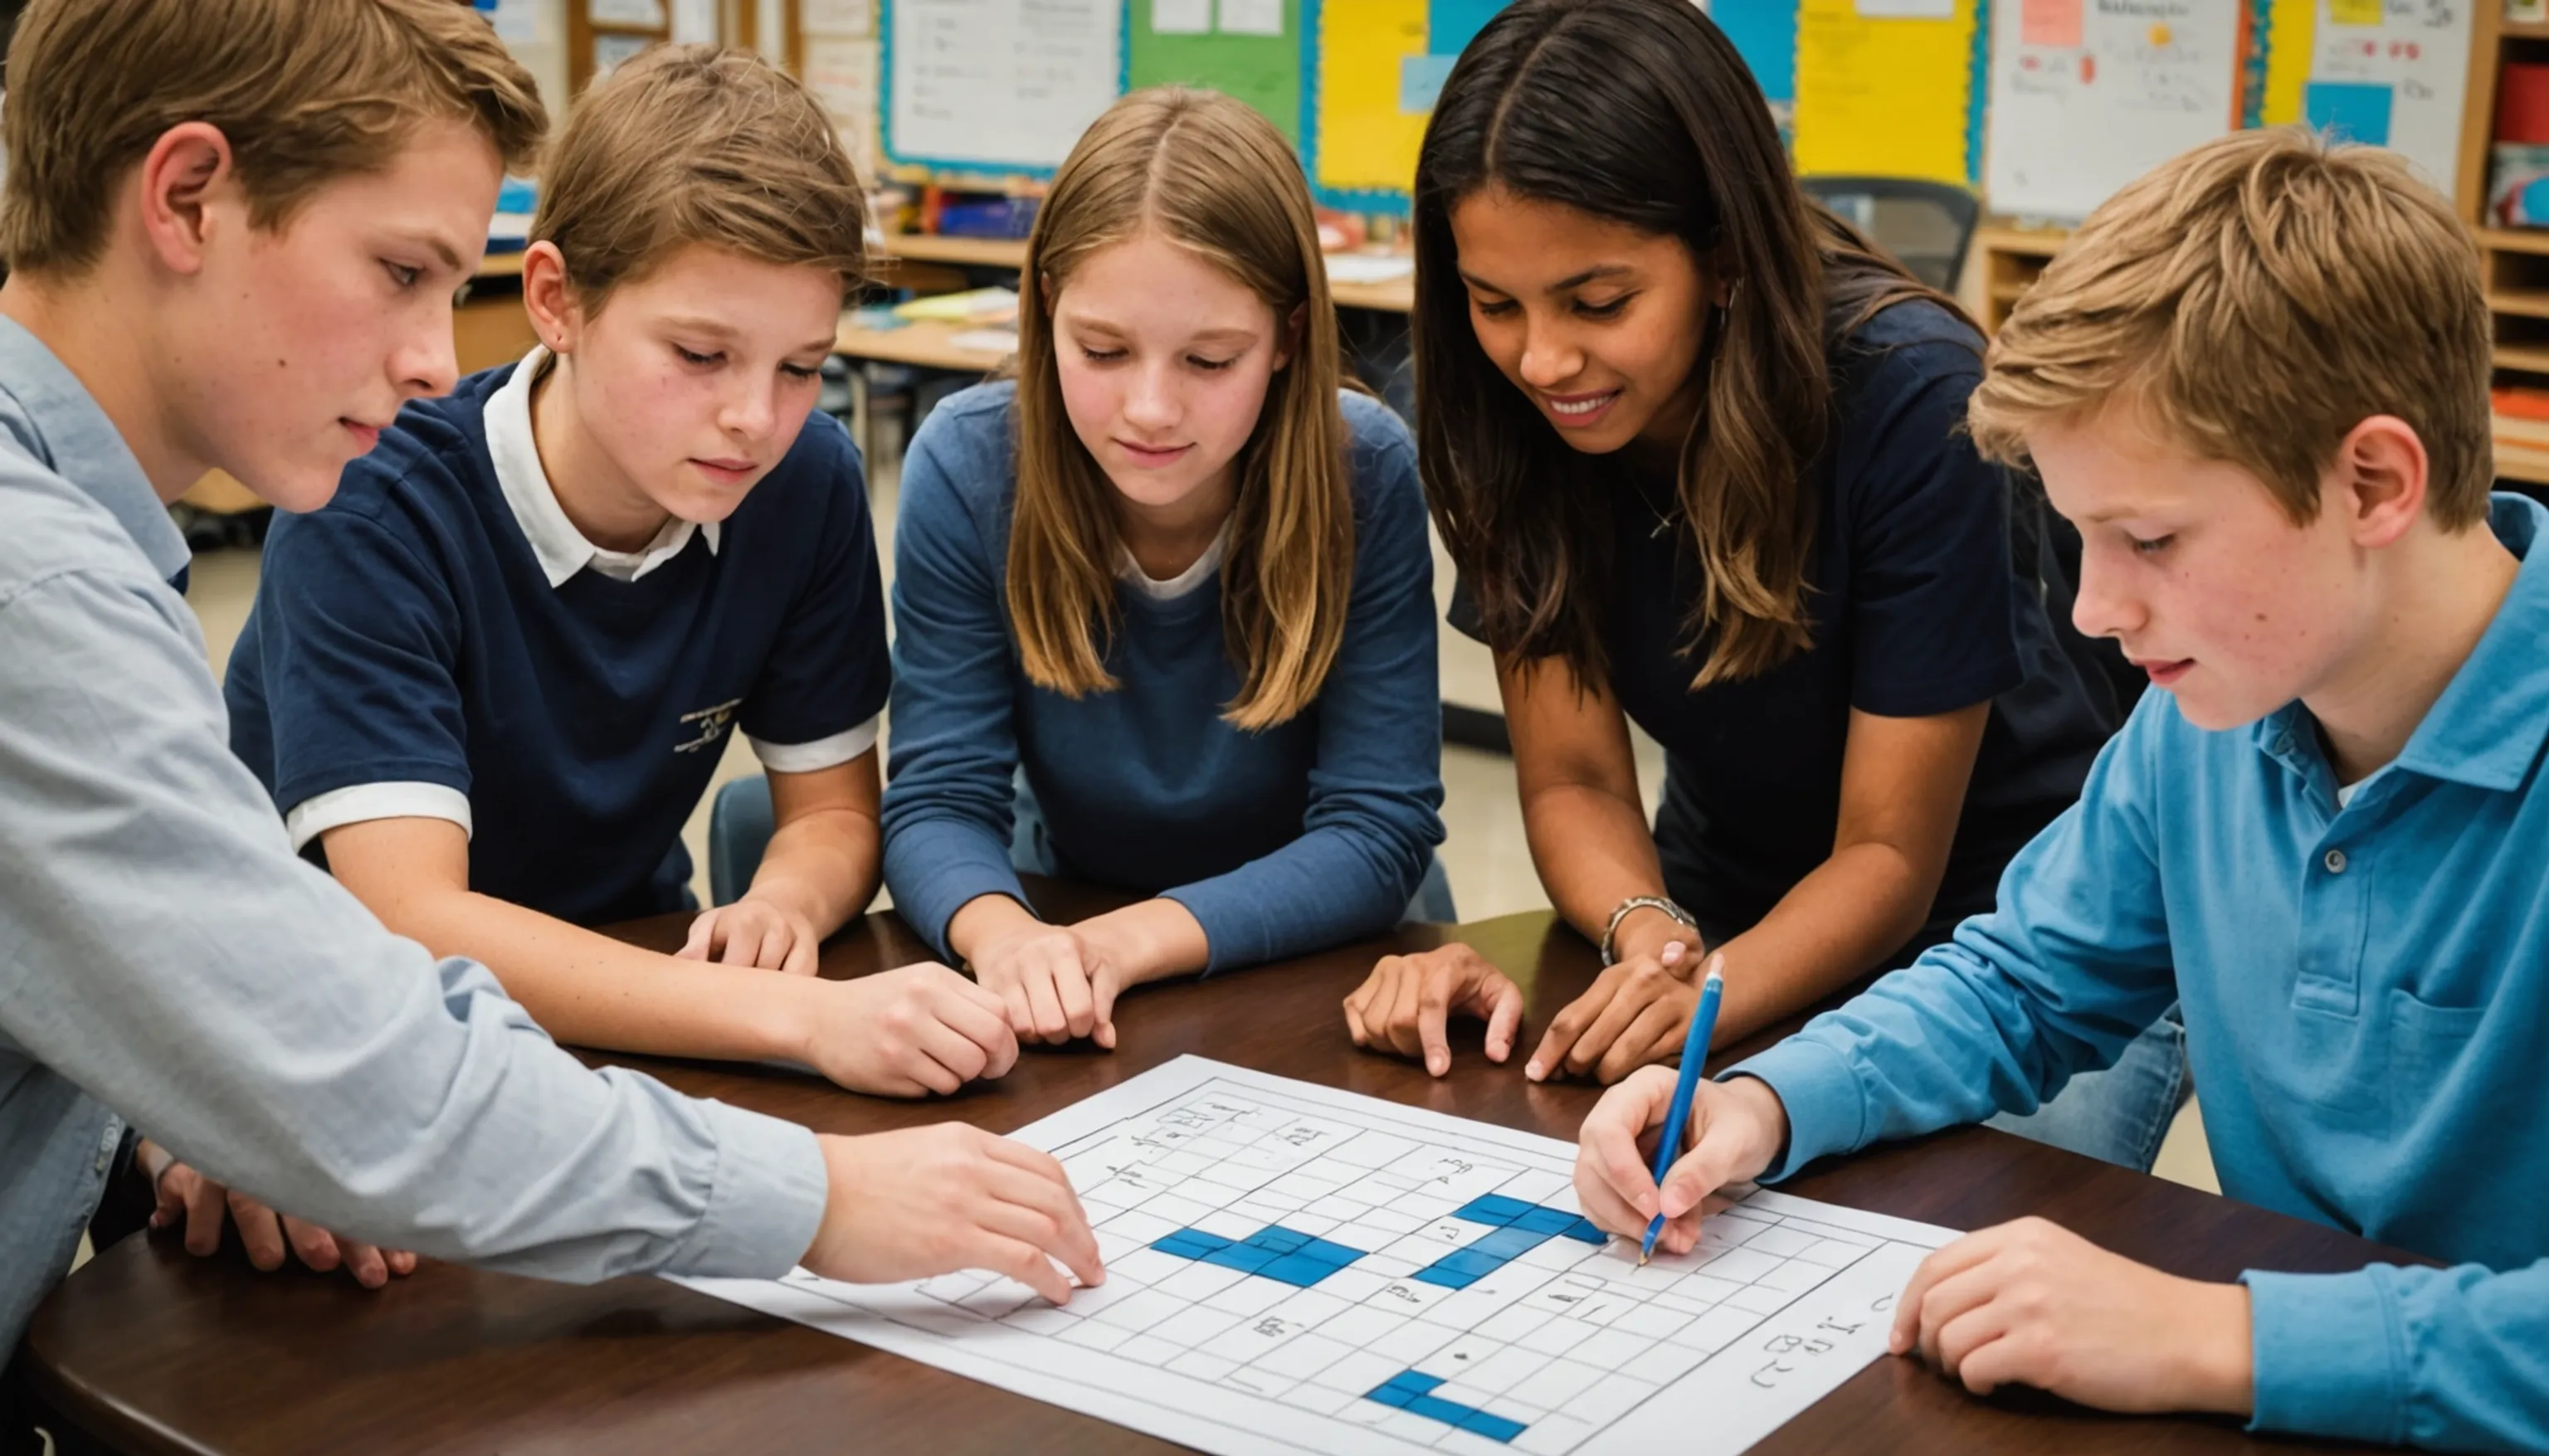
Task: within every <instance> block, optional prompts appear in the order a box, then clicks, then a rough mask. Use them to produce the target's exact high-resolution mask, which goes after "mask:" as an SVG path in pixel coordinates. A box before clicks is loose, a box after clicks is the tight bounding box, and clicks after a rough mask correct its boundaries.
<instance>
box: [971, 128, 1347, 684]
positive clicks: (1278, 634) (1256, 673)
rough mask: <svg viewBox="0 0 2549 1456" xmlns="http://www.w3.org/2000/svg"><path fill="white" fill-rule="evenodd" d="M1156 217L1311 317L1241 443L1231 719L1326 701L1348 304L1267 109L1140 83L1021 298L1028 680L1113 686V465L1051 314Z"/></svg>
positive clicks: (1016, 560) (1072, 160)
mask: <svg viewBox="0 0 2549 1456" xmlns="http://www.w3.org/2000/svg"><path fill="white" fill-rule="evenodd" d="M1145 229H1150V230H1154V231H1156V232H1157V233H1158V234H1159V235H1161V236H1163V237H1165V238H1167V239H1168V240H1170V241H1171V242H1174V243H1176V244H1177V245H1178V246H1180V247H1182V248H1185V249H1186V250H1188V251H1189V252H1192V253H1194V254H1195V255H1197V256H1198V257H1201V258H1203V259H1204V260H1205V261H1207V262H1209V263H1211V264H1212V265H1213V266H1215V267H1217V268H1219V269H1221V270H1222V271H1223V272H1225V273H1227V274H1229V275H1230V276H1231V277H1232V278H1233V279H1236V280H1237V281H1238V282H1239V283H1240V284H1242V285H1243V286H1245V287H1246V288H1247V289H1248V290H1249V291H1250V292H1252V293H1254V294H1256V295H1257V297H1258V298H1259V299H1261V300H1263V301H1264V302H1265V304H1266V305H1267V307H1268V308H1270V309H1272V310H1274V311H1275V322H1276V324H1277V326H1278V327H1281V326H1285V325H1287V323H1288V321H1289V320H1291V319H1292V318H1296V317H1297V318H1299V320H1300V331H1299V338H1298V341H1297V346H1296V347H1295V348H1294V349H1293V350H1292V353H1291V359H1290V362H1289V363H1288V364H1287V365H1286V366H1285V367H1284V368H1282V369H1280V370H1278V371H1276V373H1275V378H1274V380H1273V381H1272V382H1271V383H1270V384H1269V385H1268V386H1267V391H1266V404H1265V408H1264V409H1262V410H1261V411H1260V412H1259V415H1258V421H1257V430H1256V433H1255V434H1254V435H1252V436H1251V437H1250V439H1249V441H1248V443H1247V445H1246V446H1245V447H1243V448H1242V449H1241V451H1240V454H1239V461H1238V468H1239V490H1238V500H1237V503H1236V504H1235V505H1234V506H1233V508H1232V515H1231V523H1230V545H1229V548H1228V551H1227V554H1226V555H1225V556H1224V558H1223V561H1222V568H1221V584H1222V585H1221V624H1222V637H1223V641H1224V643H1225V647H1226V650H1227V651H1228V652H1229V654H1230V657H1231V661H1232V662H1233V663H1234V664H1236V665H1237V667H1238V669H1239V675H1240V687H1239V695H1238V696H1237V697H1236V698H1234V699H1233V700H1232V701H1230V702H1229V703H1227V704H1225V705H1224V707H1223V711H1222V718H1223V720H1224V721H1225V722H1228V723H1230V724H1232V725H1233V726H1235V727H1238V728H1242V729H1246V730H1249V731H1256V730H1260V729H1264V728H1270V727H1273V726H1274V725H1275V724H1277V723H1281V722H1283V721H1284V720H1286V719H1288V718H1291V717H1293V716H1294V715H1295V714H1298V713H1299V712H1300V711H1301V710H1302V709H1303V708H1306V707H1308V706H1309V705H1310V703H1311V702H1312V701H1313V700H1314V699H1316V698H1317V696H1318V693H1319V686H1320V684H1321V683H1324V682H1325V681H1326V679H1327V675H1328V669H1329V668H1330V667H1331V666H1332V665H1333V664H1334V663H1335V662H1336V657H1337V648H1338V644H1339V643H1340V642H1341V641H1343V639H1344V637H1345V624H1346V603H1347V599H1348V597H1349V596H1350V595H1351V593H1352V592H1353V588H1354V498H1353V488H1352V485H1351V483H1350V482H1349V480H1348V477H1347V451H1348V439H1347V434H1346V424H1345V417H1344V415H1343V413H1342V412H1341V411H1340V410H1339V409H1338V408H1337V389H1338V382H1339V369H1338V363H1337V360H1338V347H1337V322H1336V311H1335V310H1334V309H1333V308H1331V307H1330V305H1329V303H1328V280H1327V271H1326V265H1325V264H1324V262H1322V260H1321V259H1320V256H1319V233H1318V225H1317V223H1316V222H1315V221H1314V219H1313V218H1312V215H1311V211H1310V192H1309V186H1308V184H1307V183H1306V182H1305V181H1304V180H1303V178H1302V175H1301V167H1300V163H1299V161H1298V160H1296V159H1295V158H1294V156H1293V154H1292V148H1291V146H1290V145H1289V144H1288V143H1287V142H1285V141H1284V139H1283V136H1282V134H1281V133H1279V132H1277V131H1275V127H1274V125H1273V124H1272V123H1270V122H1268V121H1267V120H1266V119H1265V118H1264V117H1261V116H1259V115H1258V114H1257V113H1256V112H1254V111H1252V110H1250V109H1249V108H1248V107H1246V106H1244V105H1242V104H1241V103H1239V102H1236V101H1233V100H1231V99H1230V98H1228V97H1226V96H1221V95H1217V94H1215V93H1213V92H1209V91H1187V90H1183V89H1180V88H1178V87H1161V88H1157V89H1153V90H1148V91H1136V92H1134V93H1133V94H1131V95H1129V96H1126V97H1124V98H1123V99H1122V100H1120V101H1118V102H1116V103H1115V105H1114V106H1113V107H1111V108H1110V109H1108V111H1107V112H1106V114H1105V115H1104V116H1102V117H1099V118H1098V119H1097V121H1096V123H1095V124H1094V125H1092V126H1090V127H1089V129H1088V131H1087V133H1086V135H1084V136H1083V137H1081V138H1080V144H1079V145H1077V146H1075V147H1073V148H1072V150H1071V156H1070V157H1069V158H1068V159H1067V160H1065V161H1064V162H1063V164H1062V170H1061V172H1060V173H1058V174H1057V175H1056V176H1055V178H1054V181H1053V188H1052V190H1051V192H1049V193H1048V194H1047V195H1046V197H1045V201H1044V206H1043V209H1042V211H1041V212H1040V213H1039V214H1038V215H1037V218H1036V225H1035V234H1034V236H1033V237H1032V238H1031V239H1030V240H1029V241H1028V243H1027V261H1026V266H1025V269H1024V271H1023V272H1022V273H1021V274H1020V283H1019V298H1018V359H1017V372H1018V393H1017V432H1018V438H1017V505H1016V508H1015V511H1014V516H1013V521H1012V524H1011V527H1010V531H1009V556H1008V598H1009V618H1010V621H1011V623H1012V625H1013V626H1014V628H1015V630H1016V632H1017V638H1018V650H1019V656H1020V657H1021V659H1022V660H1023V661H1024V664H1025V667H1026V673H1027V677H1028V678H1029V679H1031V680H1033V681H1034V682H1035V683H1036V684H1037V685H1038V686H1041V687H1046V688H1050V689H1052V690H1053V691H1056V692H1060V693H1062V694H1064V695H1066V696H1070V697H1079V696H1082V695H1084V694H1086V693H1090V692H1105V691H1109V690H1112V689H1113V688H1114V687H1115V686H1116V681H1115V679H1114V678H1113V676H1111V675H1110V674H1108V672H1107V671H1106V664H1105V653H1104V649H1103V646H1102V645H1101V638H1102V637H1105V636H1111V634H1112V632H1113V630H1114V627H1115V624H1116V622H1117V620H1118V603H1117V600H1116V595H1115V592H1116V582H1115V571H1114V566H1115V559H1116V550H1117V546H1118V542H1117V537H1116V531H1115V517H1114V513H1113V511H1112V509H1111V508H1110V505H1109V493H1110V491H1111V489H1112V488H1111V487H1110V486H1109V485H1108V483H1107V480H1106V476H1105V473H1104V471H1103V470H1101V469H1100V468H1099V466H1098V464H1097V462H1096V460H1095V459H1093V458H1092V457H1091V456H1090V455H1089V453H1088V450H1087V447H1086V446H1085V445H1083V444H1082V443H1081V441H1080V437H1079V435H1078V434H1077V433H1076V432H1074V431H1073V429H1072V426H1071V417H1070V414H1069V413H1068V411H1066V410H1065V409H1064V407H1063V399H1062V380H1061V375H1060V372H1059V370H1058V368H1057V366H1056V363H1055V359H1054V341H1053V323H1052V318H1050V316H1049V313H1048V311H1049V310H1050V309H1051V307H1052V303H1053V300H1054V299H1055V298H1056V297H1058V296H1059V295H1060V294H1061V292H1062V291H1063V290H1064V289H1066V288H1068V287H1069V286H1070V280H1071V275H1072V272H1073V270H1074V269H1075V268H1077V267H1078V266H1079V265H1080V264H1081V263H1082V262H1083V261H1085V260H1086V259H1087V258H1088V257H1089V256H1090V255H1091V254H1093V253H1095V252H1097V251H1098V250H1099V249H1101V248H1105V247H1110V246H1112V245H1114V244H1116V243H1119V242H1123V241H1125V240H1127V239H1129V238H1132V237H1135V236H1138V235H1140V234H1141V233H1142V232H1143V231H1144V230H1145Z"/></svg>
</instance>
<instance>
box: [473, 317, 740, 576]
mask: <svg viewBox="0 0 2549 1456" xmlns="http://www.w3.org/2000/svg"><path fill="white" fill-rule="evenodd" d="M555 362H556V359H555V357H554V356H552V355H551V354H550V353H549V351H548V350H547V349H546V348H544V347H542V346H540V345H537V344H534V345H532V346H531V351H530V352H529V353H527V354H525V355H523V356H522V362H521V363H520V364H519V365H518V366H516V367H515V370H514V377H513V378H511V379H508V380H506V381H505V384H504V387H503V388H501V389H499V390H497V391H496V393H495V394H494V395H492V396H490V397H488V400H487V417H486V422H487V455H488V458H489V459H490V460H492V461H493V462H494V464H495V467H496V485H497V487H498V488H499V489H501V490H502V491H503V492H504V493H505V503H506V504H508V505H511V506H512V507H514V520H515V522H516V523H517V524H519V526H520V527H521V528H522V536H523V538H524V539H526V540H528V541H529V542H530V543H531V555H533V556H535V557H537V558H539V563H540V570H541V572H542V573H544V574H546V576H547V577H548V579H549V586H550V587H552V588H556V587H563V586H565V585H566V582H567V579H568V578H569V577H572V576H574V575H575V574H576V573H577V572H580V571H583V570H584V569H585V568H587V567H591V568H593V569H594V570H595V571H598V572H600V573H602V574H603V575H604V576H606V577H611V578H614V579H615V580H618V581H622V582H633V581H636V580H637V579H638V578H640V577H642V576H644V575H646V574H647V573H648V572H651V571H653V570H654V569H655V568H657V567H659V566H662V565H663V564H664V563H666V562H668V561H671V560H672V559H673V558H674V557H676V556H679V555H681V554H682V550H683V548H684V547H687V546H689V545H690V544H691V536H692V534H693V533H694V532H696V533H698V534H700V535H703V536H706V537H707V538H708V552H709V554H710V555H714V554H715V552H716V549H717V528H716V526H715V524H713V523H711V524H708V525H705V526H703V525H698V524H695V523H693V522H691V521H687V520H682V519H680V518H678V517H676V518H675V519H672V520H669V521H666V522H665V523H664V528H663V529H662V530H660V531H657V532H656V533H655V539H654V540H652V541H649V542H647V543H646V544H645V545H644V546H642V547H640V548H639V549H637V550H635V551H606V550H604V549H603V548H601V547H599V546H596V545H594V544H593V543H592V542H591V541H588V540H586V539H585V538H584V533H583V532H582V531H579V530H577V529H576V528H575V522H574V521H571V520H569V519H567V515H566V507H564V506H562V505H560V504H558V500H557V492H556V491H555V490H553V489H551V488H550V486H549V474H548V472H547V471H546V470H545V469H543V468H542V467H541V465H540V451H539V446H537V445H536V444H534V443H532V440H531V386H532V385H534V384H536V383H538V382H539V378H540V376H541V375H543V374H546V373H548V371H549V367H550V366H551V365H552V364H554V363H555Z"/></svg>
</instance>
